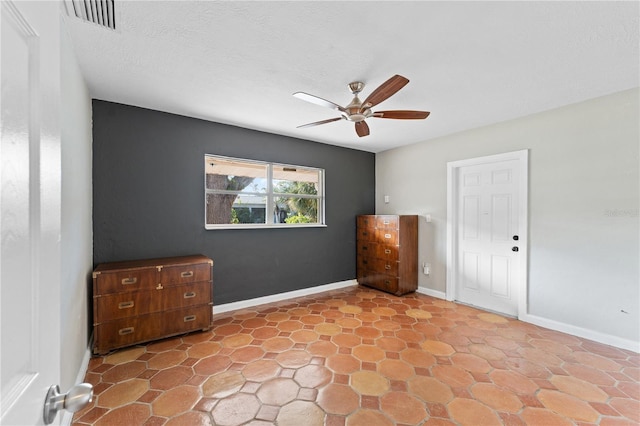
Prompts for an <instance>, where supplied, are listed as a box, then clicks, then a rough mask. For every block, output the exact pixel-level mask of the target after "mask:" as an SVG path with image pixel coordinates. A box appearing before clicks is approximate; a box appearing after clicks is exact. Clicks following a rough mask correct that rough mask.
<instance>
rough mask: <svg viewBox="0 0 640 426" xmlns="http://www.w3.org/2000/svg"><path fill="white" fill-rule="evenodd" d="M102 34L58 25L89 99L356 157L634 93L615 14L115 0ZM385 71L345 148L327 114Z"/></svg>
mask: <svg viewBox="0 0 640 426" xmlns="http://www.w3.org/2000/svg"><path fill="white" fill-rule="evenodd" d="M115 7H116V30H115V31H113V30H108V29H105V28H102V27H99V26H98V25H96V24H91V23H86V22H82V21H81V20H79V19H77V18H73V19H71V18H70V19H67V20H66V23H67V27H68V30H69V33H70V35H71V39H72V42H73V46H74V49H75V52H76V55H77V58H78V62H79V64H80V67H81V70H82V72H83V74H84V76H85V78H86V81H87V84H88V86H89V90H90V93H91V96H92V97H93V98H96V99H102V100H107V101H113V102H118V103H124V104H129V105H135V106H141V107H145V108H151V109H155V110H160V111H167V112H171V113H176V114H181V115H186V116H191V117H196V118H202V119H205V120H210V121H215V122H220V123H227V124H232V125H236V126H240V127H246V128H249V129H256V130H260V131H265V132H270V133H276V134H282V135H287V136H293V137H296V138H302V139H308V140H312V141H317V142H322V143H327V144H332V145H339V146H344V147H350V148H355V149H360V150H365V151H370V152H380V151H384V150H387V149H390V148H394V147H399V146H402V145H407V144H411V143H416V142H421V141H426V140H429V139H432V138H435V137H439V136H443V135H447V134H451V133H455V132H459V131H462V130H466V129H471V128H476V127H480V126H485V125H488V124H492V123H497V122H501V121H505V120H509V119H512V118H516V117H521V116H526V115H529V114H533V113H536V112H540V111H544V110H548V109H551V108H555V107H559V106H563V105H567V104H571V103H575V102H579V101H582V100H586V99H590V98H594V97H598V96H602V95H606V94H609V93H613V92H617V91H621V90H625V89H629V88H632V87H637V86H639V85H640V77H639V69H638V65H639V62H640V61H639V41H638V39H639V15H640V13H639V7H640V3H639V2H637V1H628V2H608V1H602V2H582V1H572V2H557V1H547V2H545V1H536V2H519V1H512V2H485V1H472V2H452V1H411V2H402V1H382V2H365V1H349V2H347V1H340V2H337V1H313V2H311V1H295V2H273V1H261V2H258V1H247V2H245V1H220V2H213V1H167V2H160V1H149V0H147V1H122V0H115ZM394 74H401V75H403V76H405V77H407V78H408V79H409V80H410V83H409V84H408V85H407V86H405V87H404V88H403V89H402V90H400V91H399V92H398V93H396V94H395V95H394V96H392V97H391V98H389V99H388V100H386V101H384V102H383V103H381V104H380V105H378V106H377V107H376V108H374V111H375V110H389V109H416V110H425V111H431V116H430V117H429V118H427V119H426V120H388V119H379V118H369V119H368V120H367V123H368V124H369V127H370V129H371V135H369V136H366V137H363V138H359V137H358V136H357V135H356V133H355V130H354V125H353V123H349V122H347V121H344V120H341V121H337V122H333V123H329V124H325V125H322V126H316V127H310V128H304V129H297V128H296V126H298V125H301V124H306V123H309V122H313V121H319V120H324V119H328V118H332V117H338V112H337V111H334V110H331V109H329V108H324V107H321V106H318V105H314V104H311V103H308V102H304V101H302V100H300V99H297V98H294V97H293V96H292V93H294V92H297V91H303V92H307V93H311V94H313V95H316V96H319V97H322V98H325V99H328V100H330V101H332V102H335V103H337V104H340V105H342V106H346V104H348V103H349V101H350V100H351V98H352V96H351V94H350V92H349V91H348V89H347V84H348V83H349V82H351V81H363V82H365V83H366V87H365V88H364V90H363V92H362V95H361V99H364V98H366V96H367V95H368V94H369V93H370V92H371V91H372V90H373V89H374V88H376V87H377V86H378V85H380V84H381V83H382V82H384V81H385V80H387V79H388V78H389V77H391V76H392V75H394Z"/></svg>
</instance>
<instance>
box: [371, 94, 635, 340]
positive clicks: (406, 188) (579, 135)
mask: <svg viewBox="0 0 640 426" xmlns="http://www.w3.org/2000/svg"><path fill="white" fill-rule="evenodd" d="M639 93H640V91H639V89H638V88H636V89H631V90H628V91H624V92H620V93H615V94H612V95H609V96H605V97H601V98H597V99H592V100H588V101H585V102H581V103H578V104H574V105H570V106H566V107H563V108H559V109H555V110H551V111H546V112H542V113H539V114H535V115H532V116H528V117H524V118H520V119H516V120H512V121H508V122H504V123H501V124H496V125H493V126H488V127H483V128H479V129H475V130H469V131H465V132H461V133H458V134H455V135H451V136H447V137H442V138H437V139H434V140H431V141H427V142H422V143H418V144H415V145H411V146H406V147H402V148H398V149H394V150H389V151H385V152H382V153H379V154H378V155H377V156H376V212H377V213H379V214H384V213H393V214H420V215H425V214H427V213H428V214H430V215H431V217H432V219H433V221H432V222H431V223H427V222H426V221H425V219H424V217H423V218H421V221H420V228H419V232H420V243H419V256H420V262H421V263H422V262H428V263H430V264H431V265H432V274H431V275H430V276H429V277H427V276H425V275H422V274H421V275H420V279H419V286H420V289H421V290H422V291H423V292H427V293H428V292H434V291H435V292H444V291H445V284H446V283H445V275H446V273H445V272H446V217H447V212H446V199H447V197H446V187H447V181H446V166H447V162H449V161H455V160H462V159H467V158H473V157H479V156H484V155H491V154H498V153H503V152H509V151H516V150H521V149H529V150H530V151H529V162H530V163H529V296H528V297H529V312H528V319H529V320H530V321H532V322H536V323H539V324H540V325H545V326H549V327H552V328H557V329H562V330H564V331H572V332H574V333H575V334H579V335H580V334H582V335H583V336H588V337H590V338H593V339H596V340H600V341H607V342H608V343H611V344H617V345H619V346H624V347H631V348H635V349H636V350H638V349H640V315H639V311H640V275H639V259H640V251H639V241H640V226H639V217H638V208H639V193H640V183H639V180H640V176H639V165H640V157H639V145H640V143H639V142H640V135H639V133H640V131H639V123H640V118H639V117H640V110H639V106H638V105H639ZM429 120H438V113H437V110H436V111H434V112H433V113H432V115H431V117H429ZM384 195H389V196H390V202H389V204H385V203H384V201H383V197H384ZM622 311H624V312H622ZM609 336H610V337H611V338H609Z"/></svg>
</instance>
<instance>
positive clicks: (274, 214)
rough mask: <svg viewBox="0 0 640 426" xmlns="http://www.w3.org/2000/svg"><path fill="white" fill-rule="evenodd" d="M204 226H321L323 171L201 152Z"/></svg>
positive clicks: (210, 227) (322, 222) (322, 214)
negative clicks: (202, 160)
mask: <svg viewBox="0 0 640 426" xmlns="http://www.w3.org/2000/svg"><path fill="white" fill-rule="evenodd" d="M204 170H205V172H204V173H205V209H206V212H205V227H206V228H207V229H216V228H235V227H238V228H242V227H245V228H253V227H296V226H323V225H324V170H323V169H317V168H313V167H304V166H292V165H285V164H276V163H266V162H261V161H253V160H243V159H238V158H229V157H220V156H216V155H205V157H204Z"/></svg>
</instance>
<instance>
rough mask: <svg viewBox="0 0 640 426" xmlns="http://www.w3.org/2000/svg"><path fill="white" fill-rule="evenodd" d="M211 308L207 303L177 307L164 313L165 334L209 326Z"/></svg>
mask: <svg viewBox="0 0 640 426" xmlns="http://www.w3.org/2000/svg"><path fill="white" fill-rule="evenodd" d="M212 314H213V308H212V307H211V306H209V305H205V306H194V307H189V308H184V309H177V310H173V311H169V312H165V313H164V321H165V327H164V332H165V333H167V334H177V333H185V332H187V331H194V330H204V329H208V328H209V327H211V316H212Z"/></svg>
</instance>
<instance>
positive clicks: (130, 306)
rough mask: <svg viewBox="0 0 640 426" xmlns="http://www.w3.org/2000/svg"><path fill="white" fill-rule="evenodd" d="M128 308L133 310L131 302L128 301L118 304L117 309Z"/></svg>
mask: <svg viewBox="0 0 640 426" xmlns="http://www.w3.org/2000/svg"><path fill="white" fill-rule="evenodd" d="M128 308H133V300H130V301H128V302H120V303H118V309H128Z"/></svg>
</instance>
